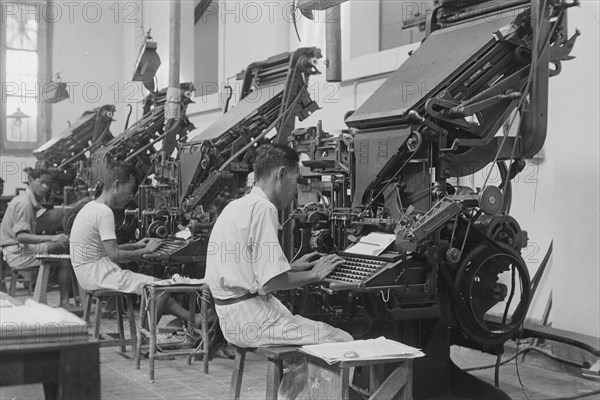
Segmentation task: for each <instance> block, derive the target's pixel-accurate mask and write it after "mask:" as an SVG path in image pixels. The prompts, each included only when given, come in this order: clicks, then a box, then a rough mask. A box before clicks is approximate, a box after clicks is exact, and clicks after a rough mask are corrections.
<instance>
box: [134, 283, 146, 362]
mask: <svg viewBox="0 0 600 400" xmlns="http://www.w3.org/2000/svg"><path fill="white" fill-rule="evenodd" d="M147 320H148V314H147V310H146V290H143V291H142V300H141V301H140V326H139V328H138V331H137V343H136V352H135V369H140V360H141V358H142V343H144V330H145V329H146V328H145V326H146V322H147Z"/></svg>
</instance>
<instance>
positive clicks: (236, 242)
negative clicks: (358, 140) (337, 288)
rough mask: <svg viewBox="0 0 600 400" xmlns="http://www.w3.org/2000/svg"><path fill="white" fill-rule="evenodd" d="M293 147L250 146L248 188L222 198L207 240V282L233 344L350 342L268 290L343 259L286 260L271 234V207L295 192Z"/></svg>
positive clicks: (312, 278) (314, 275)
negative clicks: (251, 177) (254, 151)
mask: <svg viewBox="0 0 600 400" xmlns="http://www.w3.org/2000/svg"><path fill="white" fill-rule="evenodd" d="M299 175H300V170H299V157H298V154H297V153H296V152H295V151H294V150H293V149H291V148H289V147H286V146H283V145H275V144H273V145H263V146H260V147H259V148H258V149H257V154H256V162H255V164H254V179H255V184H254V188H253V189H252V191H251V192H250V193H249V194H247V195H246V196H244V197H243V198H241V199H237V200H234V201H232V202H231V203H230V204H228V205H227V206H226V207H225V208H224V209H223V212H222V213H221V214H220V216H219V218H218V219H217V221H216V223H215V225H214V227H213V230H212V233H211V236H210V240H209V245H208V252H207V266H206V282H207V283H208V285H209V287H210V289H211V291H212V294H213V297H214V299H215V303H216V311H217V315H218V317H219V320H220V321H219V322H220V325H221V330H222V331H223V334H224V336H225V338H226V339H227V341H229V342H230V343H233V344H235V345H237V346H240V347H259V346H276V345H288V346H291V345H304V344H314V343H325V342H341V341H350V340H352V336H351V335H350V334H348V333H346V332H344V331H342V330H340V329H337V328H334V327H332V326H330V325H328V324H325V323H323V322H318V321H313V320H310V319H308V318H304V317H302V316H299V315H293V314H292V313H291V312H290V311H289V310H288V309H287V308H286V307H285V306H284V305H283V304H282V303H281V302H280V301H279V300H278V299H276V298H275V297H274V296H273V295H272V294H270V293H271V292H273V291H275V290H287V289H294V288H297V287H300V286H303V285H306V284H309V283H314V282H319V281H321V280H323V278H325V277H326V276H327V275H329V273H331V271H333V269H334V268H335V267H336V266H337V265H339V264H341V263H342V262H343V259H342V258H341V257H339V256H337V255H328V256H325V257H321V258H319V259H318V260H317V261H310V260H311V259H313V258H315V257H318V253H311V254H307V255H305V256H303V257H301V258H300V259H299V260H297V261H296V262H294V263H292V264H291V265H290V263H289V262H288V260H287V258H286V257H285V255H284V253H283V251H282V249H281V247H280V245H279V241H278V236H277V232H278V229H279V222H278V217H277V209H278V208H282V209H283V208H286V207H288V206H289V205H290V204H291V202H292V201H293V200H294V198H295V197H296V193H297V180H298V177H299Z"/></svg>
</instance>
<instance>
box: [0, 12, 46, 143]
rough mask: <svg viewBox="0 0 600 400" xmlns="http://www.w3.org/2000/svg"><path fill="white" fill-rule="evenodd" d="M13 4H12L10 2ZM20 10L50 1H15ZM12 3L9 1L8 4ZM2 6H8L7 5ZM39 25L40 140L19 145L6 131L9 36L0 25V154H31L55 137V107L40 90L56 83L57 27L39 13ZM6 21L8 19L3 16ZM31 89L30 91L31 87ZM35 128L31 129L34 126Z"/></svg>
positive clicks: (38, 136) (38, 138) (38, 134)
mask: <svg viewBox="0 0 600 400" xmlns="http://www.w3.org/2000/svg"><path fill="white" fill-rule="evenodd" d="M9 2H10V1H9ZM13 2H14V3H16V4H17V5H18V6H19V7H22V6H23V5H24V4H35V5H37V7H44V6H45V3H47V1H31V0H19V1H13ZM7 3H8V2H7ZM2 7H5V5H4V4H3V5H2ZM36 16H37V22H38V37H37V49H36V52H37V54H38V73H37V82H38V98H37V104H38V105H37V109H38V116H37V124H36V126H35V127H34V128H35V129H36V135H37V141H36V142H17V141H11V140H8V132H7V131H5V127H6V126H7V125H6V124H7V119H8V118H7V116H8V112H7V110H6V104H7V102H6V101H5V100H6V99H5V93H6V89H7V88H6V86H5V85H6V50H7V48H6V37H7V34H6V33H7V25H8V24H5V23H2V24H0V38H1V40H0V56H1V60H2V61H1V62H0V79H1V82H2V86H3V87H2V88H1V90H2V99H1V101H0V103H1V105H0V122H1V123H2V125H1V126H0V144H1V146H0V154H11V155H31V152H32V151H33V150H35V149H37V148H38V147H40V146H41V145H42V144H44V143H45V142H47V141H48V140H49V139H50V138H51V137H52V134H51V123H52V120H51V116H52V114H51V112H52V109H51V104H50V103H46V102H43V101H42V100H43V96H42V93H40V91H41V90H42V88H43V87H44V85H45V84H46V83H48V82H50V81H51V80H52V34H53V27H52V23H49V22H48V21H47V20H46V18H45V16H44V15H43V13H37V14H36ZM3 18H4V16H3ZM28 89H29V88H28ZM30 128H31V127H30Z"/></svg>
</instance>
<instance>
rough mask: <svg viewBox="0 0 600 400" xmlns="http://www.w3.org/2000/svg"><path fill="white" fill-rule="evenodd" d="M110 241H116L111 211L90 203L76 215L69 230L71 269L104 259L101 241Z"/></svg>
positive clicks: (98, 204)
mask: <svg viewBox="0 0 600 400" xmlns="http://www.w3.org/2000/svg"><path fill="white" fill-rule="evenodd" d="M110 239H116V235H115V221H114V215H113V212H112V210H111V209H110V208H109V207H108V206H106V205H105V204H101V203H98V202H97V201H90V202H89V203H87V204H86V205H85V206H84V207H83V208H82V209H81V210H80V211H79V213H77V216H76V217H75V221H74V222H73V228H72V229H71V240H70V246H71V263H72V264H73V267H78V266H80V265H83V264H87V263H90V262H94V261H96V260H98V259H100V258H102V257H106V251H105V250H104V246H103V245H102V241H103V240H110Z"/></svg>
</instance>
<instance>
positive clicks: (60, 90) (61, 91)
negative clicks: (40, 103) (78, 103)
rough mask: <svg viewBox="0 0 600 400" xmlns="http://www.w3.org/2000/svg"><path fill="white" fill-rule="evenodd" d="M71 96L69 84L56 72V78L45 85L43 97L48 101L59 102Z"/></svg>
mask: <svg viewBox="0 0 600 400" xmlns="http://www.w3.org/2000/svg"><path fill="white" fill-rule="evenodd" d="M68 98H69V92H68V91H67V84H66V83H64V82H61V80H60V74H59V73H57V74H56V80H54V81H52V82H50V83H49V84H48V85H46V86H45V87H44V95H43V99H44V102H46V103H58V102H59V101H63V100H66V99H68Z"/></svg>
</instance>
